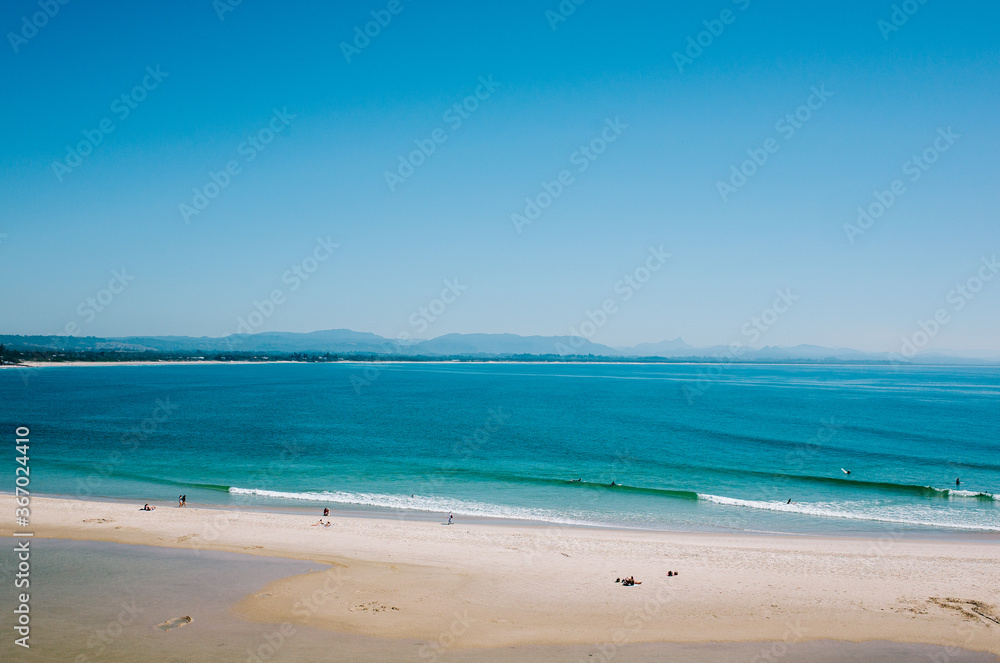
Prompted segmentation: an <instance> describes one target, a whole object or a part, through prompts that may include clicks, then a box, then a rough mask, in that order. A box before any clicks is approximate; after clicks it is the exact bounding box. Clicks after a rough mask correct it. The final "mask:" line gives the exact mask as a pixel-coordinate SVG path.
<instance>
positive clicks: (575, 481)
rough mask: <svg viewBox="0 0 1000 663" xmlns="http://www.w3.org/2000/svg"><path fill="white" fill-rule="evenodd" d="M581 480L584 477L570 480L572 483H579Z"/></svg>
mask: <svg viewBox="0 0 1000 663" xmlns="http://www.w3.org/2000/svg"><path fill="white" fill-rule="evenodd" d="M580 481H583V479H573V480H572V481H570V483H578V482H580Z"/></svg>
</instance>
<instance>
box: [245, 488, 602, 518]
mask: <svg viewBox="0 0 1000 663" xmlns="http://www.w3.org/2000/svg"><path fill="white" fill-rule="evenodd" d="M229 492H230V494H232V495H254V496H257V497H267V498H272V499H283V500H300V501H306V502H330V503H334V504H347V505H354V506H370V507H379V508H383V509H404V510H410V511H423V512H428V513H454V514H458V515H463V516H477V517H484V518H505V519H510V520H537V521H542V522H549V523H559V524H563V525H595V524H598V523H596V522H595V521H594V520H590V519H587V518H586V516H585V515H583V514H579V515H577V514H569V515H567V513H566V512H560V511H554V510H552V509H539V508H531V507H515V506H506V505H503V504H491V503H489V502H478V501H475V500H461V499H456V498H452V497H427V496H423V495H416V496H414V497H408V496H406V495H388V494H383V493H349V492H343V491H322V492H303V493H293V492H285V491H279V490H262V489H259V488H237V487H235V486H234V487H232V488H230V489H229Z"/></svg>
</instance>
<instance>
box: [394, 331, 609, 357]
mask: <svg viewBox="0 0 1000 663" xmlns="http://www.w3.org/2000/svg"><path fill="white" fill-rule="evenodd" d="M410 352H411V353H412V354H419V355H539V356H541V355H598V356H603V357H615V356H620V355H621V353H620V352H619V351H617V350H615V349H614V348H610V347H608V346H606V345H599V344H597V343H591V342H590V341H588V340H587V339H585V338H580V337H579V336H518V335H517V334H445V335H444V336H438V337H437V338H433V339H431V340H429V341H423V342H421V343H417V344H416V345H414V346H412V347H411V348H410Z"/></svg>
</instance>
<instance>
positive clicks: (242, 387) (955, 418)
mask: <svg viewBox="0 0 1000 663" xmlns="http://www.w3.org/2000/svg"><path fill="white" fill-rule="evenodd" d="M0 401H2V402H3V404H4V407H3V419H4V421H5V428H6V430H7V431H8V438H9V443H10V445H11V446H12V447H13V446H14V437H15V436H14V429H15V427H17V426H26V427H28V428H30V430H31V435H30V439H31V447H30V467H31V489H32V492H33V494H51V495H63V496H69V497H80V498H93V499H129V500H134V501H136V502H137V503H143V502H159V503H163V502H174V503H176V498H177V496H178V495H179V494H186V495H187V499H188V503H189V504H190V505H192V506H194V505H199V506H201V505H219V506H229V507H233V506H237V507H241V508H261V509H267V508H270V509H279V510H289V511H296V512H298V511H302V510H308V511H309V512H310V513H318V512H319V510H320V509H322V508H324V507H329V508H330V509H331V510H335V511H339V512H347V513H348V514H367V515H380V516H386V517H394V516H395V517H414V518H447V516H448V514H449V513H453V514H454V515H455V517H456V518H457V519H458V520H459V521H460V522H461V521H462V520H463V519H465V520H469V519H477V520H479V519H486V518H500V519H504V520H509V521H519V522H533V523H538V524H543V523H548V524H567V525H591V526H604V527H618V528H641V529H654V530H671V531H710V532H730V533H739V532H751V533H760V532H775V533H792V534H814V535H815V534H820V535H866V536H867V535H887V534H888V535H899V536H938V535H947V536H962V535H967V536H972V537H978V538H982V537H986V538H996V537H997V533H1000V504H998V499H997V498H996V497H994V494H995V493H998V492H1000V440H998V435H997V425H998V423H1000V369H998V368H996V367H911V366H833V365H728V366H726V365H721V364H720V365H698V364H528V363H524V364H515V363H457V362H443V363H398V364H397V363H392V364H384V363H382V364H358V363H346V362H345V363H332V364H302V363H272V364H241V365H237V364H221V365H186V366H183V365H182V366H176V365H161V366H120V365H119V366H97V367H59V366H53V367H44V368H39V369H4V370H0ZM12 453H13V451H12ZM847 470H849V471H850V474H847V473H846V471H847ZM956 479H960V480H961V483H960V484H958V485H956ZM10 485H11V486H13V483H11V484H10ZM0 488H4V489H5V490H6V487H0ZM11 491H12V488H11V489H10V490H8V491H7V492H11ZM789 500H791V501H790V502H789Z"/></svg>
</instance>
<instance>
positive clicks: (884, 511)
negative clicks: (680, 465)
mask: <svg viewBox="0 0 1000 663" xmlns="http://www.w3.org/2000/svg"><path fill="white" fill-rule="evenodd" d="M698 499H701V500H705V501H706V502H713V503H715V504H720V505H722V506H736V507H745V508H750V509H761V510H764V511H776V512H779V513H798V514H802V515H807V516H822V517H827V518H842V519H847V520H868V521H875V522H883V523H897V524H900V525H917V526H922V527H944V528H950V529H968V530H979V531H984V532H1000V519H998V518H993V521H994V522H990V523H982V522H970V521H968V520H961V519H960V518H961V516H964V515H965V514H952V513H949V515H953V516H957V517H958V518H948V519H942V518H939V517H937V516H938V513H935V510H934V509H926V508H923V509H921V508H918V507H911V506H879V505H873V504H870V503H867V504H866V503H862V502H838V503H833V502H806V503H802V502H798V503H796V502H793V503H792V504H787V503H785V502H765V501H762V500H741V499H738V498H735V497H722V496H720V495H707V494H703V493H698Z"/></svg>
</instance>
